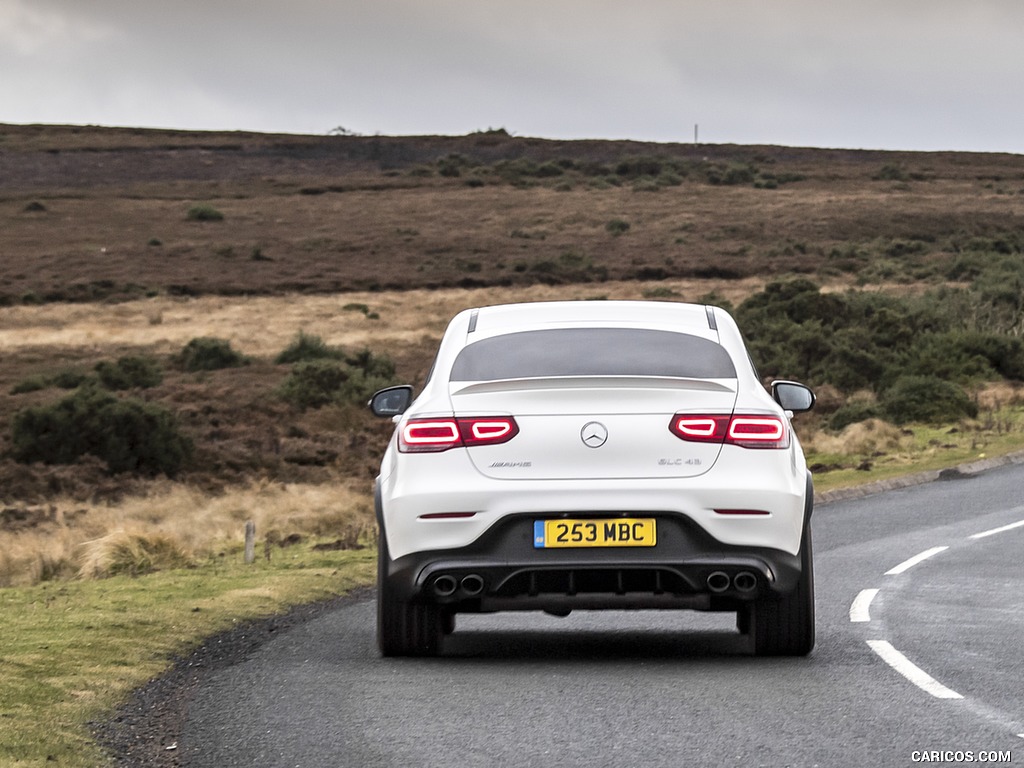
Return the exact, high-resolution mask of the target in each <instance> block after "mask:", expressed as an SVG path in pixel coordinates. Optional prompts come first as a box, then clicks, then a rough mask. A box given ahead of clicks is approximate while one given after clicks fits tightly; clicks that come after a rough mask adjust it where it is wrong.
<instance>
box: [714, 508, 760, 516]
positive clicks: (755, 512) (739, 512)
mask: <svg viewBox="0 0 1024 768" xmlns="http://www.w3.org/2000/svg"><path fill="white" fill-rule="evenodd" d="M715 514H716V515H734V516H736V517H742V516H747V517H751V516H754V517H756V516H761V517H764V516H765V515H770V514H771V512H767V511H765V510H763V509H716V510H715Z"/></svg>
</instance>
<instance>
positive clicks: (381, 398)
mask: <svg viewBox="0 0 1024 768" xmlns="http://www.w3.org/2000/svg"><path fill="white" fill-rule="evenodd" d="M411 403H412V387H410V386H409V385H408V384H402V385H401V386H398V387H388V388H387V389H382V390H380V391H379V392H375V393H374V395H373V397H371V398H370V402H369V403H367V405H368V406H370V410H371V411H373V415H374V416H400V415H402V414H403V413H405V411H406V409H408V407H409V405H410V404H411Z"/></svg>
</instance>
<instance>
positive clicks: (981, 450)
mask: <svg viewBox="0 0 1024 768" xmlns="http://www.w3.org/2000/svg"><path fill="white" fill-rule="evenodd" d="M832 442H833V445H832V446H830V445H829V444H828V443H829V441H828V440H827V439H821V438H820V437H816V438H812V439H811V440H810V441H809V444H808V445H805V446H804V448H805V453H806V454H807V464H808V466H810V467H812V468H817V469H816V470H815V472H814V487H815V490H816V491H818V492H821V491H826V490H834V489H837V488H849V487H852V486H858V485H864V484H867V483H874V482H877V481H880V480H891V479H894V478H897V477H902V476H904V475H909V474H913V473H917V472H928V471H934V470H941V469H947V468H949V467H955V466H957V465H959V464H965V463H968V462H973V461H978V460H979V459H985V458H995V457H998V456H1004V455H1006V454H1009V453H1014V452H1016V451H1020V450H1024V407H1022V406H1020V405H1013V406H1004V407H1002V408H998V409H994V410H992V411H988V412H986V413H985V414H983V416H982V417H981V418H980V419H978V420H975V421H964V422H962V423H960V424H957V425H955V426H950V425H945V426H928V425H923V424H913V425H910V426H908V427H905V428H903V429H896V428H895V427H892V426H891V425H886V424H883V423H880V422H876V423H874V424H871V423H866V424H858V425H855V426H854V427H852V428H851V429H849V430H846V431H844V432H843V433H842V434H841V435H839V436H838V437H837V438H834V439H833V441H832ZM830 447H831V448H833V449H835V448H840V451H841V452H830V451H829V448H830Z"/></svg>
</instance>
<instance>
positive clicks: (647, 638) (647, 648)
mask: <svg viewBox="0 0 1024 768" xmlns="http://www.w3.org/2000/svg"><path fill="white" fill-rule="evenodd" d="M751 651H752V644H751V639H750V637H749V636H747V635H741V634H739V633H738V632H708V631H701V632H694V631H665V630H651V631H629V632H624V631H601V630H590V631H584V632H564V631H546V630H542V631H538V630H501V631H495V630H488V631H466V632H456V633H455V634H453V635H451V636H449V637H448V638H447V639H446V640H445V644H444V650H443V652H442V656H444V657H445V658H446V659H452V658H465V659H517V660H530V659H534V660H538V661H540V660H544V661H550V660H552V659H558V660H559V661H573V660H579V661H586V662H592V661H600V660H602V659H608V660H614V661H621V660H622V659H638V658H640V659H708V658H723V657H737V656H750V655H751Z"/></svg>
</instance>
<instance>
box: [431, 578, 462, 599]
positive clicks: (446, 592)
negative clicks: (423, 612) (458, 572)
mask: <svg viewBox="0 0 1024 768" xmlns="http://www.w3.org/2000/svg"><path fill="white" fill-rule="evenodd" d="M458 588H459V583H458V582H457V581H456V580H455V577H454V576H448V575H444V576H438V577H437V578H436V579H434V594H435V595H437V596H438V597H451V596H452V595H454V594H455V590H456V589H458Z"/></svg>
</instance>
